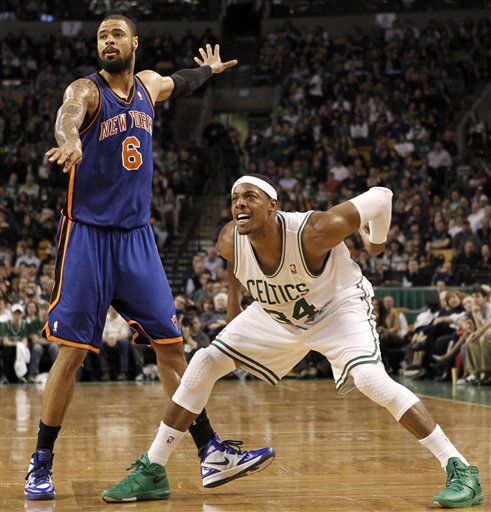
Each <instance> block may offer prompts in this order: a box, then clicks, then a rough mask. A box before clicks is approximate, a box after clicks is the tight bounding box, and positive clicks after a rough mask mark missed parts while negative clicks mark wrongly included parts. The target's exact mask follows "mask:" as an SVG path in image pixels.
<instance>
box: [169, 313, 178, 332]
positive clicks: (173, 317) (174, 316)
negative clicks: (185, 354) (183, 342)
mask: <svg viewBox="0 0 491 512" xmlns="http://www.w3.org/2000/svg"><path fill="white" fill-rule="evenodd" d="M171 322H172V323H173V324H174V327H175V328H176V329H179V324H178V322H177V316H176V315H172V318H171Z"/></svg>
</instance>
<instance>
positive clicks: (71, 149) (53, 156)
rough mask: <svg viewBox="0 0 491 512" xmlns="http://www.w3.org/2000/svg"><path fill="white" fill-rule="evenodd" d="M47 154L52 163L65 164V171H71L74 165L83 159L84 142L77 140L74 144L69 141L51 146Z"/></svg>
mask: <svg viewBox="0 0 491 512" xmlns="http://www.w3.org/2000/svg"><path fill="white" fill-rule="evenodd" d="M46 156H47V157H48V160H49V161H50V162H51V163H57V164H58V165H63V172H69V171H70V169H71V168H72V166H73V165H75V164H78V163H79V162H80V160H81V159H82V143H81V142H80V141H77V142H75V143H73V144H69V143H67V144H63V145H62V146H60V147H55V148H51V149H50V150H48V151H46Z"/></svg>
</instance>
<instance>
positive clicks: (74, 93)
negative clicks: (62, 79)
mask: <svg viewBox="0 0 491 512" xmlns="http://www.w3.org/2000/svg"><path fill="white" fill-rule="evenodd" d="M98 103H99V89H98V87H97V86H96V85H95V83H94V82H92V80H89V79H87V78H82V79H80V80H76V81H75V82H73V83H72V84H70V85H69V86H68V87H67V89H66V91H65V94H64V96H63V104H62V105H61V107H60V108H59V110H58V115H57V117H56V124H55V137H56V141H57V142H58V144H59V145H62V144H65V143H66V142H68V141H70V140H76V139H78V138H79V128H80V127H81V126H82V123H83V121H84V119H85V115H86V114H87V113H88V114H89V115H90V114H92V113H94V112H95V110H96V108H97V105H98Z"/></svg>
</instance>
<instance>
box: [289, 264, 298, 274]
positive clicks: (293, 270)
mask: <svg viewBox="0 0 491 512" xmlns="http://www.w3.org/2000/svg"><path fill="white" fill-rule="evenodd" d="M290 272H291V273H292V274H296V273H297V266H296V265H295V263H292V264H291V265H290Z"/></svg>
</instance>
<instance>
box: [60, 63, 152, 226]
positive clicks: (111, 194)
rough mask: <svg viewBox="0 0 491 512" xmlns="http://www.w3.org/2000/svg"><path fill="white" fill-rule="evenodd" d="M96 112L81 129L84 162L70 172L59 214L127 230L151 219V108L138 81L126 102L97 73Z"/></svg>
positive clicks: (96, 224) (136, 80)
mask: <svg viewBox="0 0 491 512" xmlns="http://www.w3.org/2000/svg"><path fill="white" fill-rule="evenodd" d="M88 78H90V79H91V80H93V81H94V82H95V83H96V85H97V86H98V88H99V105H98V109H97V111H96V113H95V115H94V116H93V118H92V119H91V120H90V123H89V124H88V126H82V129H81V131H80V138H81V140H82V160H81V162H80V164H79V165H77V166H76V168H75V169H74V170H72V171H71V174H70V182H69V186H68V193H67V200H66V204H65V207H64V209H63V213H64V215H65V216H66V217H68V218H69V219H70V220H75V221H78V222H82V223H84V224H91V225H95V226H104V227H112V228H123V229H131V228H134V227H137V226H142V225H144V224H146V223H147V222H148V221H149V219H150V199H151V193H152V174H153V161H152V130H153V119H154V110H153V106H152V103H151V100H150V98H149V96H148V92H147V91H146V89H145V87H144V86H143V85H142V83H141V82H140V80H139V79H138V78H137V77H134V79H133V80H134V87H133V90H132V93H131V97H130V98H129V99H128V101H126V100H124V99H122V98H120V97H118V96H117V95H116V94H115V93H114V92H113V91H112V90H111V89H110V87H109V85H108V84H107V83H106V81H105V80H104V79H103V78H102V76H101V75H99V74H98V73H94V74H92V75H90V76H89V77H88Z"/></svg>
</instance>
